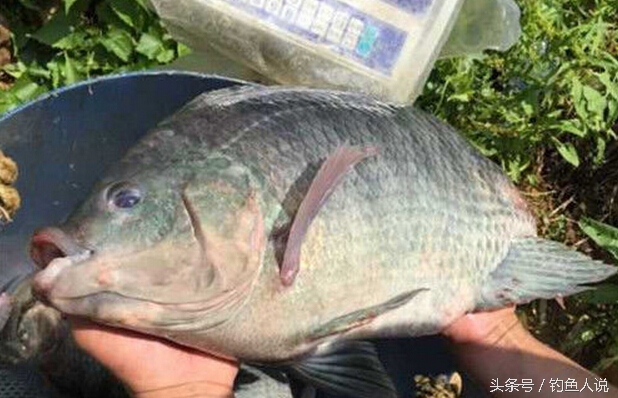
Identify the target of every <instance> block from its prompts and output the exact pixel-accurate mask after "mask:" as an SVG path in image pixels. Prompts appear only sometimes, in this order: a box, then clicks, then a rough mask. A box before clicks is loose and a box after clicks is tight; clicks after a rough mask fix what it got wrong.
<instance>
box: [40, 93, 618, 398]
mask: <svg viewBox="0 0 618 398" xmlns="http://www.w3.org/2000/svg"><path fill="white" fill-rule="evenodd" d="M127 186H128V187H130V189H127V188H124V187H127ZM118 195H120V198H121V199H122V198H123V197H126V196H127V195H129V197H130V198H132V199H135V200H132V201H131V202H130V204H131V205H130V206H128V207H129V208H119V207H118V205H117V202H116V199H118V197H119V196H118ZM131 195H133V197H131ZM135 195H137V196H135ZM125 203H126V202H125V201H124V200H123V201H121V202H120V204H125ZM121 207H122V206H121ZM76 231H77V232H76ZM286 231H289V235H288V233H286ZM34 241H35V242H42V243H44V245H43V247H42V248H41V251H42V252H44V249H45V244H51V245H56V247H58V248H62V247H66V248H77V247H83V248H88V249H89V250H90V251H85V249H84V250H81V251H80V250H76V251H77V252H75V253H73V252H65V255H66V256H67V257H66V258H63V259H50V260H49V262H48V263H46V264H43V265H47V268H46V269H45V271H43V272H41V273H40V274H39V275H38V276H37V277H36V278H35V284H34V286H35V288H36V289H37V290H38V291H39V294H41V295H43V296H45V297H46V298H47V300H48V301H49V302H51V303H52V304H53V305H54V306H55V307H57V308H58V309H60V310H61V311H64V312H67V313H70V314H74V315H82V316H88V317H90V318H93V319H95V320H97V321H99V322H103V323H108V324H111V325H114V326H118V327H124V328H128V329H133V330H137V331H141V332H144V333H149V334H153V335H157V336H161V337H164V338H167V339H170V340H172V341H176V342H178V343H180V344H184V345H187V346H191V347H194V348H196V349H200V350H203V351H207V352H213V353H216V354H219V355H224V356H227V357H236V358H239V359H241V360H244V361H250V362H251V361H252V362H260V363H271V364H280V365H282V366H283V365H285V366H287V367H288V369H289V370H290V372H291V374H292V375H296V376H297V377H300V378H304V379H308V380H310V381H312V382H314V383H316V385H318V386H322V387H325V386H326V387H329V388H331V389H333V391H337V392H339V393H347V394H348V395H352V396H355V397H376V396H380V397H382V396H383V397H392V396H393V395H392V394H391V392H392V391H391V390H389V382H388V381H387V380H385V379H384V378H383V377H381V375H382V374H383V372H382V370H380V369H381V366H380V365H379V361H377V359H376V358H375V356H374V351H373V350H372V349H371V348H369V347H368V346H367V345H366V344H364V343H360V342H353V341H351V340H354V339H364V338H373V337H380V336H417V335H423V334H431V333H437V332H440V331H441V330H442V329H443V328H444V327H446V326H447V325H448V324H450V323H451V322H453V321H455V320H456V319H457V318H458V317H460V316H462V315H463V314H465V313H467V312H470V311H476V310H485V309H492V308H499V307H503V306H506V305H510V304H518V303H524V302H528V301H530V300H533V299H536V298H551V297H558V296H563V295H567V294H573V293H576V292H579V291H582V290H585V289H587V287H586V286H582V285H584V284H587V283H592V282H597V281H600V280H602V279H604V278H606V277H608V276H610V275H612V274H613V273H615V271H616V270H615V268H613V267H610V266H607V265H604V264H601V263H599V262H594V261H592V260H590V259H588V258H587V257H585V256H584V255H582V254H579V253H577V252H575V251H571V250H569V249H568V248H566V247H564V246H562V245H560V244H557V243H554V242H549V241H545V240H541V239H538V238H536V228H535V222H534V219H533V217H532V215H531V214H530V213H529V212H528V210H527V209H526V205H525V202H524V201H523V199H522V198H521V197H520V195H519V194H518V193H517V190H516V188H515V187H514V186H513V184H512V183H511V182H510V181H509V180H508V178H507V177H506V176H505V175H504V174H503V173H502V172H501V170H500V169H499V168H498V167H497V166H496V165H495V164H493V163H492V162H490V161H489V160H488V159H486V158H484V157H483V156H481V155H480V154H479V153H478V152H477V151H476V150H475V149H474V148H473V147H471V146H470V145H469V144H468V143H467V142H466V141H465V140H464V139H463V138H462V137H461V136H459V135H458V134H457V133H456V132H455V130H454V129H453V128H451V127H450V126H448V125H445V124H443V123H442V122H440V121H439V120H437V119H436V118H434V117H432V116H430V115H428V114H426V113H424V112H422V111H420V110H417V109H414V108H411V107H396V106H392V105H389V104H384V103H381V102H379V101H376V100H374V99H371V98H368V97H364V96H362V95H359V94H352V93H343V92H333V91H323V90H310V89H302V88H285V87H261V86H253V85H249V86H243V87H236V88H231V89H224V90H220V91H216V92H211V93H206V94H203V95H201V96H199V97H197V98H196V99H194V100H193V101H191V102H190V103H189V104H187V105H186V106H185V107H184V108H183V109H182V110H181V111H179V112H178V113H177V114H175V115H173V116H172V117H170V118H169V119H167V120H166V121H164V122H162V123H161V124H160V125H159V126H158V127H157V128H155V129H154V130H153V131H152V132H151V133H149V134H148V135H147V136H146V137H145V138H144V139H143V140H142V141H141V142H140V143H138V144H137V145H136V146H135V147H134V148H132V149H131V150H130V151H129V152H128V154H127V155H126V156H125V157H124V158H123V160H121V161H120V162H119V163H117V164H116V165H115V167H113V168H112V169H111V170H110V171H109V172H108V174H107V175H106V176H105V177H104V178H103V179H102V180H101V182H100V183H99V184H98V185H97V186H96V187H95V188H94V190H93V192H92V195H91V196H90V198H89V199H88V200H86V202H85V203H84V204H83V205H82V206H81V208H80V209H78V210H77V211H76V212H75V213H74V215H73V216H71V218H70V219H69V221H68V222H67V224H66V225H63V226H61V227H60V228H59V229H58V228H49V229H47V230H42V231H40V232H38V233H37V235H35V239H34ZM38 250H39V249H38V248H37V245H36V244H35V245H34V246H33V253H34V254H35V257H38V258H44V255H43V253H39V252H38ZM69 251H70V250H69ZM37 253H38V255H37ZM102 276H103V277H102ZM576 277H577V279H576ZM101 281H103V282H104V283H102V282H101ZM196 281H199V282H200V283H196ZM341 361H343V362H346V365H343V366H340V365H338V363H339V362H341ZM358 374H363V375H366V377H365V376H363V378H364V379H366V380H363V381H362V383H361V382H359V380H356V381H355V380H354V379H355V377H356V375H358ZM369 376H371V377H369ZM367 388H368V389H367ZM388 391H390V392H388Z"/></svg>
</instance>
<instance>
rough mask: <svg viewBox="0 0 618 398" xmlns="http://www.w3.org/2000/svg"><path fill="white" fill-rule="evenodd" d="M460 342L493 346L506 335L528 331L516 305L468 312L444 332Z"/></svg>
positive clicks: (452, 339)
mask: <svg viewBox="0 0 618 398" xmlns="http://www.w3.org/2000/svg"><path fill="white" fill-rule="evenodd" d="M442 333H443V334H444V335H445V336H447V337H448V338H450V339H451V341H453V342H454V343H458V344H479V345H487V346H493V345H496V344H498V343H500V342H501V341H502V340H503V339H504V338H505V336H507V335H511V334H522V333H524V334H526V333H527V331H526V330H525V328H524V327H523V325H522V324H521V323H520V322H519V320H518V319H517V316H516V315H515V307H508V308H503V309H499V310H496V311H490V312H478V313H471V314H466V315H464V316H462V317H461V318H459V319H458V320H456V321H455V322H454V323H452V324H451V325H449V326H448V327H447V328H446V329H445V330H444V331H443V332H442Z"/></svg>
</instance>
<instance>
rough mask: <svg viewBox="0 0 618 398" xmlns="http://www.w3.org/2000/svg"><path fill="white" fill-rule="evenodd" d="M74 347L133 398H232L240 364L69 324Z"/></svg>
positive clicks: (84, 324) (142, 338) (145, 338)
mask: <svg viewBox="0 0 618 398" xmlns="http://www.w3.org/2000/svg"><path fill="white" fill-rule="evenodd" d="M71 323H72V327H73V336H74V338H75V340H76V342H77V343H78V344H79V345H80V346H81V347H82V348H83V349H84V350H85V351H86V352H88V353H89V354H90V355H92V356H94V357H95V358H96V359H98V360H99V361H100V362H101V363H102V364H103V365H104V366H106V367H107V368H109V369H110V370H111V371H112V372H113V373H114V374H115V375H116V377H118V378H119V379H120V380H121V381H123V382H124V383H125V385H126V386H127V387H128V388H129V389H130V390H131V392H132V394H133V396H135V397H136V398H159V397H165V398H175V397H188V396H191V397H193V398H199V397H209V398H223V397H226V398H227V397H233V396H234V395H233V392H232V387H233V384H234V379H235V377H236V373H237V372H238V363H236V362H234V361H229V360H225V359H221V358H217V357H214V356H211V355H208V354H204V353H202V352H198V351H195V350H192V349H189V348H185V347H181V346H178V345H175V344H173V343H168V342H165V341H162V340H159V339H156V338H153V337H149V336H146V335H142V334H139V333H134V332H129V331H124V330H122V331H121V330H117V329H114V328H110V327H106V326H101V325H96V324H93V323H90V322H87V321H84V320H81V319H72V320H71Z"/></svg>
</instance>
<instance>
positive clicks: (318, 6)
mask: <svg viewBox="0 0 618 398" xmlns="http://www.w3.org/2000/svg"><path fill="white" fill-rule="evenodd" d="M225 1H226V2H227V3H228V4H230V5H232V6H234V7H236V8H239V9H241V10H243V11H245V12H247V13H249V14H250V15H252V16H254V17H256V18H258V19H259V20H261V21H262V22H265V23H267V24H269V25H271V26H272V25H274V26H276V27H278V28H280V29H283V30H285V31H286V32H288V33H290V34H293V35H295V36H300V37H301V38H303V39H305V40H308V41H309V42H312V43H319V44H324V45H327V46H328V48H329V49H330V50H331V51H333V52H336V53H338V54H339V55H341V56H343V57H345V58H346V59H348V60H351V61H353V62H356V63H359V64H361V65H364V66H365V67H368V68H370V69H372V70H374V71H376V72H379V73H381V74H384V75H390V74H391V72H392V70H393V67H394V66H395V64H396V63H397V60H398V59H399V56H400V54H401V50H402V48H403V46H404V44H405V42H406V40H407V39H408V34H409V33H408V32H407V31H405V30H402V29H399V28H397V27H395V26H393V25H391V24H389V23H388V22H386V21H383V20H380V19H378V18H377V17H376V16H373V15H370V14H367V13H364V12H361V11H359V10H357V9H355V8H354V7H352V6H350V5H348V4H345V3H341V2H339V1H336V0H225ZM387 1H388V3H389V4H393V5H394V6H395V7H397V8H398V9H400V10H401V11H404V12H409V13H421V12H424V11H425V10H426V9H427V8H428V7H429V5H430V4H431V0H387Z"/></svg>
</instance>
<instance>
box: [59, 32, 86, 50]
mask: <svg viewBox="0 0 618 398" xmlns="http://www.w3.org/2000/svg"><path fill="white" fill-rule="evenodd" d="M86 38H87V34H86V32H85V31H82V30H78V31H75V32H72V33H69V34H68V35H66V36H64V37H63V38H61V39H60V40H58V41H56V42H55V43H54V44H53V47H54V48H57V49H59V50H74V49H79V48H81V47H82V46H84V44H86Z"/></svg>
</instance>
